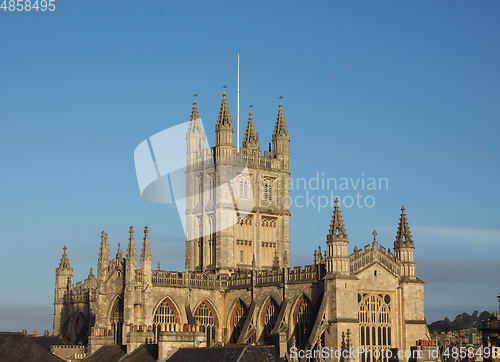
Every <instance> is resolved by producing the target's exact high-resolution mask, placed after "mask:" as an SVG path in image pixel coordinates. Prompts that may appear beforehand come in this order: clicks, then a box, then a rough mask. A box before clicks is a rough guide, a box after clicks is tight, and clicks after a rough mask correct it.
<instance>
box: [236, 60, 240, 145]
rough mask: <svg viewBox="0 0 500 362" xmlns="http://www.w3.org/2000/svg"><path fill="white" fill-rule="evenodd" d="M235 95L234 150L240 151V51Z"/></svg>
mask: <svg viewBox="0 0 500 362" xmlns="http://www.w3.org/2000/svg"><path fill="white" fill-rule="evenodd" d="M237 87H238V88H237V96H236V152H240V53H238V86H237Z"/></svg>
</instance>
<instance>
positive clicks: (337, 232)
mask: <svg viewBox="0 0 500 362" xmlns="http://www.w3.org/2000/svg"><path fill="white" fill-rule="evenodd" d="M346 237H347V234H346V231H345V226H344V221H343V220H342V214H341V213H340V207H339V199H338V198H337V199H335V208H334V209H333V216H332V222H331V223H330V231H329V233H328V236H327V239H328V240H333V239H338V238H346Z"/></svg>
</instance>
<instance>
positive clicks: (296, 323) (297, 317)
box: [293, 294, 314, 349]
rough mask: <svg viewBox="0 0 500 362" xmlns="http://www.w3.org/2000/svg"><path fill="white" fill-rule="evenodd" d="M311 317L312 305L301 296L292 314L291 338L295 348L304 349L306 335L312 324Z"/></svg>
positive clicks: (312, 314) (312, 315)
mask: <svg viewBox="0 0 500 362" xmlns="http://www.w3.org/2000/svg"><path fill="white" fill-rule="evenodd" d="M313 317H314V313H313V307H312V303H311V302H310V301H309V299H308V298H307V297H306V296H305V295H304V294H302V295H301V296H300V298H299V300H298V302H297V304H296V307H295V310H294V312H293V328H294V329H293V336H294V343H295V347H297V348H299V349H301V348H302V349H303V348H304V347H305V343H306V342H307V340H306V338H307V333H308V332H309V330H310V328H311V326H312V323H313V322H314V321H313Z"/></svg>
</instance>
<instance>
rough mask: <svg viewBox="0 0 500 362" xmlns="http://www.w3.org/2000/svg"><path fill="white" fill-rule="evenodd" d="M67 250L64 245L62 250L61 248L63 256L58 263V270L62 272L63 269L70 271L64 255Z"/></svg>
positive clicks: (66, 257) (67, 260) (66, 256)
mask: <svg viewBox="0 0 500 362" xmlns="http://www.w3.org/2000/svg"><path fill="white" fill-rule="evenodd" d="M67 249H68V248H67V247H66V245H64V248H63V250H64V251H63V255H62V258H61V262H60V263H59V268H57V269H59V270H63V269H66V270H67V269H71V265H70V263H69V259H68V254H66V250H67Z"/></svg>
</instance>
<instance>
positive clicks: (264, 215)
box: [186, 94, 290, 273]
mask: <svg viewBox="0 0 500 362" xmlns="http://www.w3.org/2000/svg"><path fill="white" fill-rule="evenodd" d="M233 135H234V130H233V123H232V121H231V115H230V113H229V108H228V105H227V100H226V94H224V95H223V98H222V104H221V106H220V111H219V117H218V119H217V124H216V126H215V136H216V144H215V147H213V148H210V149H207V148H205V134H204V133H203V128H202V126H201V124H200V119H199V116H198V109H197V105H196V101H195V102H194V105H193V111H192V113H191V118H190V123H189V127H188V130H187V133H186V145H187V150H186V152H187V167H186V184H187V185H186V187H187V190H188V191H187V193H188V202H187V205H186V234H187V240H186V270H187V271H203V272H204V271H217V272H226V273H232V272H235V271H238V270H240V271H242V270H251V269H252V268H253V267H256V268H257V270H262V269H272V268H273V267H274V268H278V266H281V267H289V266H290V207H289V196H290V190H289V185H288V183H289V175H290V172H289V164H290V155H289V143H290V136H289V135H288V130H287V127H286V122H285V116H284V115H283V109H282V105H281V104H280V106H279V110H278V116H277V118H276V123H275V126H274V133H273V137H272V141H273V142H272V148H270V149H269V151H264V153H263V154H262V151H261V150H260V146H259V135H258V133H257V132H256V130H255V126H254V123H253V118H252V113H251V112H250V115H249V119H248V125H247V129H246V132H245V137H244V140H243V146H242V147H241V151H240V152H239V153H238V152H236V146H235V145H234V141H233V139H234V137H233ZM235 199H236V200H235ZM235 201H236V202H237V203H236V204H235ZM240 209H243V211H244V212H243V213H242V212H241V210H240Z"/></svg>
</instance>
